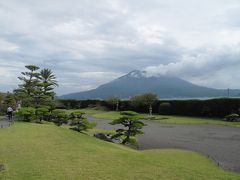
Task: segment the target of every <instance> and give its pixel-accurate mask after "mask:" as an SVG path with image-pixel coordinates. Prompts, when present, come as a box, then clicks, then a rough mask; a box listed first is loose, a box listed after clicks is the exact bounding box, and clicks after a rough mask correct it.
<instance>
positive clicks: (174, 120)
mask: <svg viewBox="0 0 240 180" xmlns="http://www.w3.org/2000/svg"><path fill="white" fill-rule="evenodd" d="M92 116H93V117H94V118H99V119H109V120H114V119H118V118H119V117H120V112H116V111H108V112H104V111H99V112H98V111H95V113H94V114H93V115H92ZM142 117H143V118H146V119H147V118H148V115H147V114H142ZM154 117H155V120H154V121H157V122H162V123H170V124H218V125H226V126H235V127H240V122H226V121H223V120H221V119H216V118H215V119H214V118H205V117H204V118H200V117H186V116H165V115H154Z"/></svg>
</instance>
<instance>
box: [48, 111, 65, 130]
mask: <svg viewBox="0 0 240 180" xmlns="http://www.w3.org/2000/svg"><path fill="white" fill-rule="evenodd" d="M51 117H52V121H53V122H54V123H55V124H56V125H57V126H61V125H62V124H64V123H67V122H68V115H67V113H66V111H65V110H62V109H55V110H53V111H52V114H51Z"/></svg>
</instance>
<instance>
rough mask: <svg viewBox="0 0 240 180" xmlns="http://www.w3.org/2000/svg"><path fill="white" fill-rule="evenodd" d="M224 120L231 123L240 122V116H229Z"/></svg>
mask: <svg viewBox="0 0 240 180" xmlns="http://www.w3.org/2000/svg"><path fill="white" fill-rule="evenodd" d="M224 120H225V121H229V122H240V116H239V115H238V114H229V115H227V116H226V117H225V118H224Z"/></svg>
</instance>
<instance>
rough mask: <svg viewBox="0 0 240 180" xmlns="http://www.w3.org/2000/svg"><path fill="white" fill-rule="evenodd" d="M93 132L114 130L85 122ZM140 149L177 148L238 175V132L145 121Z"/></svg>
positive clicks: (101, 123) (103, 124)
mask: <svg viewBox="0 0 240 180" xmlns="http://www.w3.org/2000/svg"><path fill="white" fill-rule="evenodd" d="M89 119H90V120H91V121H95V122H97V128H101V129H116V128H117V126H112V125H109V124H108V123H109V122H111V121H109V120H103V119H97V120H96V119H94V118H89ZM145 123H146V124H147V126H145V127H144V132H145V134H144V135H141V136H139V137H138V142H139V147H140V149H154V148H180V149H187V150H193V151H197V152H200V153H202V154H204V155H206V156H208V157H210V158H212V159H213V160H215V162H216V163H217V164H219V165H220V166H221V167H222V168H224V169H226V170H232V171H236V172H240V128H237V127H229V126H221V125H173V124H162V123H159V122H153V121H145Z"/></svg>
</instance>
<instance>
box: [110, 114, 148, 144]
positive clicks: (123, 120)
mask: <svg viewBox="0 0 240 180" xmlns="http://www.w3.org/2000/svg"><path fill="white" fill-rule="evenodd" d="M120 114H121V117H120V118H119V119H116V120H114V121H112V122H111V123H110V124H111V125H116V124H121V125H123V126H124V127H125V128H124V129H123V128H120V129H117V130H116V134H115V135H113V137H112V138H117V137H122V138H123V140H122V144H126V143H130V144H136V143H137V142H136V139H135V136H136V135H138V134H143V131H142V128H143V126H145V124H144V123H143V122H142V121H140V120H139V119H140V116H139V114H138V113H136V112H133V111H122V112H121V113H120Z"/></svg>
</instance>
